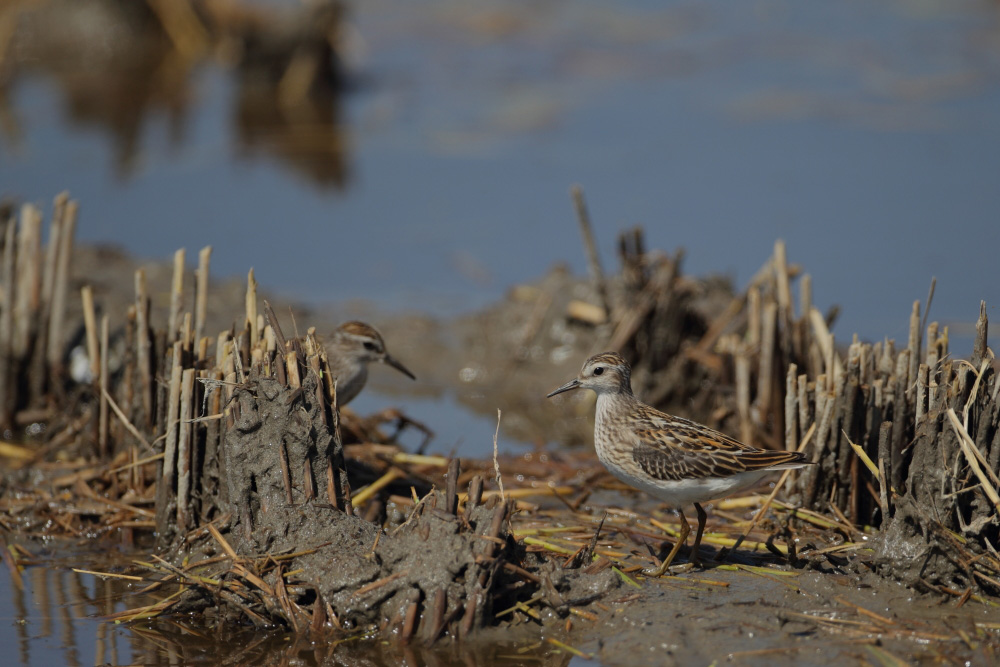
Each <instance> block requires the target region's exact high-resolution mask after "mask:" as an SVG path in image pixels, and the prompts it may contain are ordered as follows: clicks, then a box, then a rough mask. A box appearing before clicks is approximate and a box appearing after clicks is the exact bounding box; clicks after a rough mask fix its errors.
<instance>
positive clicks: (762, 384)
mask: <svg viewBox="0 0 1000 667" xmlns="http://www.w3.org/2000/svg"><path fill="white" fill-rule="evenodd" d="M777 326H778V304H777V303H775V302H774V301H771V300H769V301H768V302H767V303H766V304H764V312H763V319H762V321H761V327H762V330H761V337H760V360H759V362H760V365H759V366H758V370H757V373H758V375H757V410H758V412H759V418H760V420H761V422H762V423H766V422H767V419H768V416H769V415H770V414H771V400H772V396H773V392H774V386H773V381H774V368H775V367H774V351H775V337H776V334H777Z"/></svg>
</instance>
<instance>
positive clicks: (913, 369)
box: [906, 301, 922, 404]
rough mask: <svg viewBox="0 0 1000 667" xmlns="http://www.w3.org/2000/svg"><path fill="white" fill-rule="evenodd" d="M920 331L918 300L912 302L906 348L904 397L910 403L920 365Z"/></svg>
mask: <svg viewBox="0 0 1000 667" xmlns="http://www.w3.org/2000/svg"><path fill="white" fill-rule="evenodd" d="M921 331H922V327H921V323H920V302H919V301H914V302H913V310H912V311H911V312H910V336H909V342H908V345H907V349H908V350H909V352H910V365H909V368H907V371H906V398H907V400H908V401H909V402H910V403H911V404H912V403H913V392H914V391H916V388H917V370H918V368H919V366H920V333H921Z"/></svg>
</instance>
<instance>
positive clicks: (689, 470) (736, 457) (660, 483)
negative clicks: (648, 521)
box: [549, 352, 809, 577]
mask: <svg viewBox="0 0 1000 667" xmlns="http://www.w3.org/2000/svg"><path fill="white" fill-rule="evenodd" d="M581 387H582V388H584V389H592V390H594V392H595V393H597V419H596V421H595V423H594V447H595V449H596V450H597V458H599V459H600V460H601V463H603V464H604V466H605V467H606V468H607V469H608V470H609V471H610V472H611V474H612V475H614V476H615V477H617V478H618V479H620V480H622V481H623V482H625V483H626V484H628V485H629V486H632V487H634V488H636V489H639V490H641V491H645V492H646V493H648V494H650V495H651V496H654V497H656V498H659V499H660V500H662V501H663V502H665V503H667V504H668V505H670V506H671V507H674V508H676V509H677V511H678V512H679V513H680V515H681V534H680V538H679V539H678V540H677V543H676V544H674V547H673V549H671V550H670V554H669V555H668V556H667V557H666V559H664V561H663V562H662V563H661V564H660V566H659V567H657V568H656V569H655V570H650V571H648V572H647V574H649V575H650V576H653V577H659V576H661V575H662V574H663V573H664V572H666V571H667V568H668V567H670V563H672V562H673V560H674V557H675V556H676V555H677V551H678V550H679V549H680V547H681V545H682V544H684V542H685V541H686V540H687V536H688V534H689V533H690V532H691V526H689V525H688V522H687V517H685V516H684V512H683V510H682V509H681V508H682V507H683V506H684V505H690V504H692V503H693V504H694V508H695V510H696V511H697V512H698V533H697V535H696V536H695V538H694V546H693V547H692V549H691V558H690V560H691V563H692V564H695V565H699V564H700V562H701V559H700V558H699V555H698V547H699V546H700V545H701V536H702V533H703V532H704V530H705V519H706V516H705V510H704V509H702V507H701V504H700V503H703V502H705V501H707V500H711V499H713V498H721V497H723V496H726V495H729V494H732V493H736V492H738V491H742V490H744V489H747V488H749V487H752V486H753V485H755V484H756V483H757V482H759V481H760V480H761V479H762V478H763V477H765V476H766V475H767V474H768V473H770V472H772V471H775V470H785V469H787V468H802V467H804V466H807V465H809V461H807V460H806V459H805V458H804V457H803V456H802V454H800V453H798V452H787V451H770V450H763V449H756V448H754V447H750V446H749V445H744V444H743V443H742V442H739V441H738V440H734V439H733V438H730V437H729V436H727V435H725V434H723V433H719V432H718V431H715V430H713V429H710V428H709V427H707V426H703V425H701V424H698V423H696V422H693V421H689V420H687V419H682V418H681V417H674V416H672V415H668V414H666V413H664V412H660V411H659V410H654V409H653V408H651V407H649V406H648V405H645V404H644V403H641V402H640V401H639V399H637V398H636V397H635V396H633V395H632V384H631V368H630V367H629V365H628V362H627V361H625V360H624V359H623V358H622V357H621V355H619V354H617V353H615V352H604V353H603V354H598V355H595V356H593V357H591V358H590V359H587V362H586V363H585V364H584V365H583V370H581V371H580V375H579V376H578V377H576V378H574V379H573V380H570V381H569V382H567V383H566V384H564V385H563V386H561V387H559V388H558V389H556V390H555V391H553V392H552V393H551V394H549V397H550V398H551V397H552V396H555V395H556V394H561V393H562V392H564V391H569V390H570V389H577V388H581Z"/></svg>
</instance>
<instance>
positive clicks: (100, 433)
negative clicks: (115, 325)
mask: <svg viewBox="0 0 1000 667" xmlns="http://www.w3.org/2000/svg"><path fill="white" fill-rule="evenodd" d="M109 327H110V325H109V323H108V316H107V315H102V316H101V352H100V357H101V363H100V387H101V395H100V408H99V412H98V426H97V447H98V451H99V452H100V454H101V458H102V459H107V458H108V456H110V455H111V449H110V442H109V441H108V400H107V398H105V397H106V396H107V395H108V385H109V377H108V350H109V343H108V338H109Z"/></svg>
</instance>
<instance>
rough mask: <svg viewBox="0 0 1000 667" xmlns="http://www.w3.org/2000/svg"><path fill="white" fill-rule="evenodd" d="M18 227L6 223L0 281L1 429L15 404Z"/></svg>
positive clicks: (12, 222) (11, 416) (9, 419)
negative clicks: (0, 285)
mask: <svg viewBox="0 0 1000 667" xmlns="http://www.w3.org/2000/svg"><path fill="white" fill-rule="evenodd" d="M16 231H17V223H16V222H15V219H14V218H11V219H10V220H8V221H7V228H6V229H5V230H4V243H3V266H2V268H0V280H2V281H3V304H2V307H0V426H3V427H9V426H11V425H12V424H13V420H14V409H15V405H14V400H13V396H15V395H16V388H15V387H14V386H13V385H14V376H13V375H14V374H13V372H12V371H13V370H14V367H13V359H12V354H13V347H12V346H13V332H14V313H13V311H12V309H11V307H10V304H12V303H14V263H15V248H14V239H15V233H16Z"/></svg>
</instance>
